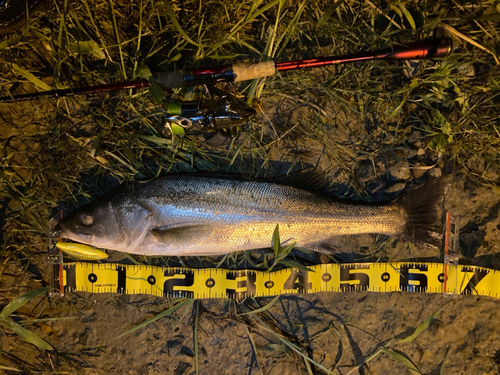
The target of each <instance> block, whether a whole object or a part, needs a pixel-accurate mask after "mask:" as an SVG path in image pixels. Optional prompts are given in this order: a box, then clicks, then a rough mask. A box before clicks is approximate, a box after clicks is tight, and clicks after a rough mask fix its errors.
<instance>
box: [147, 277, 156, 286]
mask: <svg viewBox="0 0 500 375" xmlns="http://www.w3.org/2000/svg"><path fill="white" fill-rule="evenodd" d="M148 284H149V285H155V284H156V277H154V276H153V275H149V276H148Z"/></svg>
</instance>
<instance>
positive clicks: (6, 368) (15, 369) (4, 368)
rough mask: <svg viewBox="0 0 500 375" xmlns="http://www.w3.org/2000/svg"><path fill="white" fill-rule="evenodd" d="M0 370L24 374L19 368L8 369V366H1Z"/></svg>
mask: <svg viewBox="0 0 500 375" xmlns="http://www.w3.org/2000/svg"><path fill="white" fill-rule="evenodd" d="M0 370H5V371H15V372H23V371H22V370H18V369H17V368H14V367H7V366H2V365H0Z"/></svg>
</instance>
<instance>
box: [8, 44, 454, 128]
mask: <svg viewBox="0 0 500 375" xmlns="http://www.w3.org/2000/svg"><path fill="white" fill-rule="evenodd" d="M451 52H452V41H451V39H450V38H440V39H429V40H422V41H417V42H411V43H407V44H399V45H396V46H392V47H389V48H386V49H383V50H379V51H372V52H359V53H356V54H349V55H345V56H328V57H319V58H314V59H306V60H295V61H285V62H274V61H272V60H269V61H263V62H257V63H236V64H229V65H222V66H216V67H213V68H198V69H191V70H185V71H171V72H155V73H153V79H154V81H155V82H156V83H157V84H159V85H160V86H161V88H163V89H164V90H169V89H174V88H181V87H190V86H198V85H207V87H208V89H209V93H211V94H212V95H213V99H210V100H208V101H181V102H171V103H169V104H167V108H166V116H165V120H166V121H168V122H170V123H172V124H174V125H176V128H177V129H179V128H180V131H179V130H177V132H179V133H183V132H184V133H187V134H190V133H191V134H192V133H204V132H205V133H206V132H208V133H216V132H218V131H220V130H222V129H232V130H231V131H230V135H232V136H234V135H235V134H236V133H235V130H236V129H235V128H236V127H237V126H241V125H244V124H245V123H246V121H247V120H248V117H250V116H252V115H254V114H255V110H254V109H253V108H251V107H250V106H248V105H247V104H246V103H245V102H243V101H242V100H240V99H238V98H236V97H235V96H233V95H231V94H229V93H226V92H224V91H222V90H220V89H217V88H215V87H214V85H215V84H217V83H220V82H241V81H246V80H251V79H257V78H263V77H268V76H272V75H274V74H276V73H278V72H286V71H290V70H299V69H305V68H316V67H322V66H330V65H341V64H347V63H355V62H362V61H374V60H391V61H398V60H417V59H418V60H422V59H431V58H440V57H446V56H448V55H449V54H450V53H451ZM150 85H151V82H150V81H149V80H146V79H138V80H134V81H127V82H118V83H110V84H104V85H97V86H89V87H79V88H67V89H55V90H50V91H44V92H38V93H31V94H20V95H9V96H4V97H0V102H4V103H6V102H16V101H24V100H34V99H39V98H61V97H66V96H74V95H85V94H96V93H100V92H108V91H116V90H125V89H134V88H147V87H150Z"/></svg>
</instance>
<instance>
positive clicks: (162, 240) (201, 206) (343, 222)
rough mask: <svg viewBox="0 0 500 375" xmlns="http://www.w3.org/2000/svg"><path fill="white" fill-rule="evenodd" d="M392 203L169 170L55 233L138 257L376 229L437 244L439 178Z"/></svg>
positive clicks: (78, 214) (81, 213)
mask: <svg viewBox="0 0 500 375" xmlns="http://www.w3.org/2000/svg"><path fill="white" fill-rule="evenodd" d="M422 186H424V187H423V188H422V187H420V188H417V189H416V191H414V192H412V193H410V194H408V195H404V196H403V197H402V198H400V199H398V200H396V202H394V203H392V204H381V205H371V204H365V205H363V204H355V203H352V202H351V203H344V202H342V201H340V202H339V201H338V200H334V199H332V198H330V197H328V196H324V195H322V194H319V193H317V192H310V191H306V190H302V189H299V188H296V187H291V186H287V185H283V184H281V183H275V182H258V181H246V180H239V179H236V180H233V179H228V178H211V177H200V176H196V175H189V174H188V175H173V176H169V177H164V178H158V179H155V180H152V181H150V182H147V183H144V184H139V185H138V186H136V187H135V189H133V190H127V189H126V188H119V189H118V190H116V191H112V192H111V193H108V194H107V195H105V196H104V197H102V198H100V199H98V200H97V201H95V202H94V203H92V204H90V205H87V206H84V207H83V208H81V209H79V210H77V211H75V212H74V213H72V214H70V215H68V216H67V217H65V218H64V219H63V220H61V222H60V223H59V224H60V227H61V229H62V230H61V235H62V236H63V237H65V238H68V239H70V240H74V241H78V242H81V243H84V244H88V245H92V246H96V247H100V248H105V249H109V250H118V251H125V252H128V253H135V254H143V255H219V254H226V253H230V252H234V251H241V250H250V249H258V248H265V247H269V246H271V240H272V234H273V231H274V229H275V227H276V224H279V228H280V237H281V240H282V242H283V243H287V244H288V243H292V242H296V243H297V246H302V247H307V246H309V247H314V246H315V245H316V244H319V243H321V242H323V241H325V240H328V239H330V238H332V237H335V236H339V235H350V234H362V233H382V234H388V235H393V236H402V237H405V238H406V239H409V240H410V241H413V242H426V243H430V244H431V245H439V243H440V236H439V235H438V234H436V233H435V232H433V231H432V226H431V225H432V224H434V222H435V220H436V218H437V213H436V205H437V203H438V201H439V200H440V199H441V198H442V195H443V189H442V183H441V182H440V181H437V182H431V183H428V184H426V185H422Z"/></svg>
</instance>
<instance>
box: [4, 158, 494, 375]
mask: <svg viewBox="0 0 500 375" xmlns="http://www.w3.org/2000/svg"><path fill="white" fill-rule="evenodd" d="M442 168H443V169H445V168H446V166H443V167H442ZM435 169H436V170H437V171H438V173H439V172H440V171H441V169H439V167H435ZM433 173H436V172H433ZM452 176H453V183H452V186H451V188H450V190H449V192H448V194H447V196H446V201H445V209H446V210H448V211H449V212H451V213H452V214H453V215H454V217H455V218H457V219H458V220H459V226H460V228H461V230H460V238H461V240H460V252H461V258H462V259H461V262H462V263H464V264H472V265H479V266H484V267H488V268H493V269H498V268H499V267H500V257H499V253H500V251H499V248H498V246H499V245H498V244H499V243H500V241H499V240H500V216H499V207H500V197H499V195H498V193H497V192H495V191H494V190H493V189H492V188H491V187H488V186H485V185H478V184H477V183H475V182H473V181H472V180H470V179H468V178H467V176H466V175H464V173H461V172H460V171H456V172H455V171H452ZM373 178H374V179H377V178H380V177H376V176H372V179H373ZM384 178H385V176H383V177H382V179H384ZM385 184H387V185H388V186H390V183H389V182H387V181H385ZM403 185H404V184H403ZM367 186H370V183H369V182H368V183H367ZM386 194H391V193H390V192H386ZM337 251H338V253H339V254H338V255H339V256H340V258H339V259H343V260H344V261H354V260H356V259H366V257H369V258H371V259H377V258H378V259H390V260H391V261H400V260H406V261H417V260H421V261H440V259H442V254H440V252H439V251H438V250H435V249H430V248H423V247H422V248H420V247H418V246H414V245H411V246H409V244H408V243H406V242H403V241H398V240H394V239H390V238H380V236H378V237H377V236H375V235H363V236H351V237H345V238H343V239H342V242H341V243H339V244H338V247H337ZM45 254H46V253H45V252H44V249H43V247H40V252H39V253H38V254H37V256H36V257H34V258H33V259H36V260H37V262H39V264H37V266H38V267H39V269H40V270H41V271H42V275H43V276H44V279H45V280H48V278H49V274H50V266H49V264H48V262H47V258H46V255H45ZM118 258H120V257H118ZM27 275H29V274H28V271H27V270H26V269H24V271H22V270H21V269H20V268H19V263H18V262H17V261H15V260H13V259H11V260H9V261H8V262H7V263H6V264H5V268H4V272H3V277H2V280H1V287H0V288H1V290H2V292H4V293H6V292H7V291H8V294H9V295H12V296H15V295H19V294H21V293H22V292H24V291H27V290H30V289H34V288H36V287H39V286H41V285H40V283H39V282H36V281H33V280H32V279H30V278H27V277H26V276H27ZM12 286H14V288H12ZM270 300H271V299H269V298H257V300H256V301H251V300H249V301H232V300H210V299H206V300H199V301H196V302H194V304H193V305H192V306H191V305H190V307H189V309H187V308H186V309H181V310H179V311H177V312H175V313H173V314H172V316H168V317H164V318H162V319H160V320H158V321H156V322H154V323H151V324H149V325H148V326H147V327H145V328H142V329H139V330H137V331H135V332H133V333H131V334H128V335H126V336H124V337H121V338H118V339H117V336H119V335H120V334H122V333H124V332H125V331H126V330H128V329H130V328H132V327H134V326H135V325H136V324H138V323H141V322H142V321H144V320H146V319H148V318H151V317H153V316H155V315H156V314H158V313H160V312H162V311H164V310H166V309H167V308H169V307H170V306H172V301H169V300H166V299H162V298H156V297H151V296H146V295H134V296H127V295H117V294H104V295H99V294H89V293H70V294H67V295H65V296H64V297H58V296H54V297H51V298H43V299H38V300H36V301H33V302H30V303H29V304H28V305H26V306H25V307H24V308H23V309H22V310H20V311H18V313H19V317H26V316H30V317H34V316H36V317H37V318H39V319H42V318H66V319H65V320H54V321H49V322H43V323H39V324H36V325H30V327H31V328H32V329H33V331H34V332H36V333H37V334H38V335H39V336H40V337H42V338H44V339H45V340H46V341H47V342H49V343H50V344H51V345H52V346H53V347H54V348H55V350H54V351H53V352H48V351H47V352H43V351H39V350H37V349H36V348H35V347H34V346H32V345H29V344H26V343H24V342H23V341H22V340H20V339H19V338H17V337H16V336H15V335H13V334H12V333H9V332H8V331H6V333H5V334H4V336H3V338H2V347H3V356H2V360H1V361H2V362H1V363H2V364H3V365H5V366H9V367H11V366H12V367H21V368H22V369H24V370H25V371H27V372H35V373H36V372H47V371H48V372H54V373H61V372H67V373H89V374H90V373H92V374H93V373H99V374H100V373H102V374H104V373H108V372H110V371H111V372H117V373H129V374H144V373H151V374H153V373H158V374H166V373H172V374H194V373H195V371H196V369H195V363H196V360H195V354H194V353H195V331H196V329H195V324H196V325H197V327H198V328H197V342H198V353H199V358H198V364H199V373H201V374H214V373H217V372H219V373H223V374H258V373H261V372H262V373H264V374H298V373H307V367H306V366H305V364H304V361H303V359H302V358H301V357H300V356H299V355H297V354H295V353H294V352H292V351H291V350H290V349H289V348H288V347H287V346H285V345H284V344H283V342H282V341H280V339H279V338H278V336H276V334H274V333H271V332H270V331H268V330H266V328H265V326H264V325H263V324H266V325H267V327H271V329H272V330H273V331H274V332H276V333H279V334H281V335H282V336H283V337H285V338H287V339H289V340H290V341H291V342H293V343H294V344H296V345H298V346H299V347H301V348H303V349H304V353H307V355H309V356H310V357H311V358H312V359H313V360H315V361H316V362H318V363H319V364H321V365H322V366H325V367H326V368H328V369H332V370H333V369H334V368H335V370H334V371H335V372H338V373H341V374H348V373H351V371H353V373H358V372H359V373H361V374H394V373H405V372H408V371H409V370H408V369H405V366H404V365H403V364H402V362H401V361H398V360H396V359H394V358H392V357H390V356H389V355H387V354H385V353H384V354H380V355H378V356H376V357H375V358H374V359H373V360H370V361H368V362H367V363H366V364H364V365H362V364H363V363H364V362H365V361H367V359H368V358H369V356H370V355H371V354H373V353H375V352H377V350H378V349H380V348H382V347H384V346H385V345H387V346H388V347H390V348H391V349H394V350H396V351H398V352H399V353H402V355H404V356H406V357H407V358H409V359H410V360H411V361H412V362H413V363H414V364H415V365H416V366H417V368H418V370H419V371H420V372H421V373H423V374H441V373H442V372H441V371H442V369H444V371H445V372H444V373H445V374H496V373H499V372H500V312H499V309H498V307H499V303H500V301H498V300H496V299H493V298H488V297H478V296H467V295H459V296H448V295H446V296H445V295H440V294H430V293H429V294H418V293H405V292H392V293H373V292H349V293H317V294H310V295H300V296H297V295H283V296H282V297H281V298H280V299H279V301H278V302H277V303H276V304H275V305H273V306H272V307H271V308H269V309H268V310H267V311H266V312H265V313H262V314H258V318H255V317H253V316H252V315H246V316H237V314H236V311H238V312H239V313H241V312H243V311H248V310H249V309H256V308H258V307H260V306H264V305H265V304H266V303H268V302H270ZM257 304H258V305H257ZM441 308H442V312H441V313H440V314H439V315H438V316H437V319H436V320H435V321H433V322H432V324H431V325H430V327H429V329H428V330H426V331H424V332H423V333H421V334H420V335H419V336H418V337H417V338H416V339H415V340H414V341H412V342H410V343H406V344H401V343H398V340H399V339H401V338H404V337H406V336H408V335H409V334H411V333H412V332H413V331H414V330H415V328H416V327H417V326H418V325H419V324H420V323H421V322H423V321H425V320H426V319H427V318H428V317H429V316H430V315H431V314H432V313H434V312H436V311H437V310H438V309H441ZM196 311H198V313H197V312H196ZM259 319H261V320H259ZM262 322H264V323H262ZM252 341H253V343H254V344H252ZM255 348H258V349H257V352H256V351H255ZM360 365H362V366H361V367H360V368H359V370H356V369H355V368H356V366H360ZM311 371H313V372H314V373H322V371H321V370H319V369H316V370H314V369H313V370H311Z"/></svg>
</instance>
